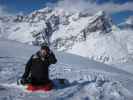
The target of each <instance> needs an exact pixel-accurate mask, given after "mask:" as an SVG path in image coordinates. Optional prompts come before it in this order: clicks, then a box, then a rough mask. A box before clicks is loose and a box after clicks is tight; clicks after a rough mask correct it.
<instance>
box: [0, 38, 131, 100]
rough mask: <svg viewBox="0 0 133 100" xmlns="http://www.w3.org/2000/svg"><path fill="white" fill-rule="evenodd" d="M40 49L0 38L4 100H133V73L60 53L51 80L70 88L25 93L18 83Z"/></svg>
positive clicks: (1, 97)
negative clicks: (59, 81)
mask: <svg viewBox="0 0 133 100" xmlns="http://www.w3.org/2000/svg"><path fill="white" fill-rule="evenodd" d="M38 50H39V48H38V47H35V46H30V45H26V44H22V43H19V42H16V41H9V40H5V39H0V100H133V96H132V94H133V84H132V83H133V71H130V72H129V71H127V70H123V69H121V68H120V67H118V68H117V67H116V66H109V65H106V64H103V63H99V62H96V61H93V60H88V59H86V58H83V57H81V56H76V55H72V54H68V53H64V52H57V51H54V53H55V55H56V57H57V59H58V63H57V64H55V65H51V66H50V68H49V69H50V78H51V80H54V79H59V78H64V79H66V80H67V81H69V85H68V86H66V87H60V86H59V87H57V88H56V89H53V90H51V91H49V92H41V91H39V92H34V93H31V92H27V91H25V90H24V87H21V86H17V85H16V80H17V79H18V78H19V77H21V75H22V74H23V72H24V68H25V64H26V62H27V60H28V59H29V57H30V56H31V55H32V54H33V53H35V52H36V51H38ZM117 66H118V65H117ZM119 66H122V67H124V65H120V64H119Z"/></svg>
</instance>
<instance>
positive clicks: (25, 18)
mask: <svg viewBox="0 0 133 100" xmlns="http://www.w3.org/2000/svg"><path fill="white" fill-rule="evenodd" d="M1 20H3V19H1ZM0 24H2V25H0V26H3V25H4V26H3V27H2V29H1V30H2V32H1V34H2V35H1V36H3V37H4V38H8V39H11V40H16V41H20V42H22V43H28V44H34V45H39V44H41V43H42V42H44V41H46V42H48V43H49V44H51V46H52V47H54V48H55V49H57V50H58V51H66V52H69V53H73V54H76V55H80V56H83V57H88V58H91V59H94V60H97V61H100V62H104V63H116V62H127V61H129V59H130V60H132V55H133V45H132V43H133V40H132V37H133V34H132V30H120V29H119V28H118V27H117V26H116V25H114V24H113V23H112V20H111V18H110V17H109V16H108V15H107V14H106V13H105V12H104V11H99V12H98V13H96V14H94V15H90V14H88V13H87V11H82V12H67V11H65V10H63V9H61V8H54V9H52V8H48V7H46V8H43V9H40V10H36V11H34V12H32V13H31V14H29V15H18V16H16V17H13V18H10V20H9V21H6V22H5V23H3V22H2V23H0Z"/></svg>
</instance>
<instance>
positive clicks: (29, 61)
mask: <svg viewBox="0 0 133 100" xmlns="http://www.w3.org/2000/svg"><path fill="white" fill-rule="evenodd" d="M32 57H33V56H31V58H30V59H29V60H28V62H27V64H26V67H25V72H24V74H23V76H22V78H23V79H26V78H27V77H28V76H29V73H30V70H31V65H32Z"/></svg>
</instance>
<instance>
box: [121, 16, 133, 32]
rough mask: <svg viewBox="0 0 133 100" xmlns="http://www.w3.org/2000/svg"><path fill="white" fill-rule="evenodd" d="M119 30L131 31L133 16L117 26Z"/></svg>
mask: <svg viewBox="0 0 133 100" xmlns="http://www.w3.org/2000/svg"><path fill="white" fill-rule="evenodd" d="M119 27H120V28H121V29H130V30H133V16H130V17H129V18H127V20H126V21H125V22H123V23H121V24H120V25H119Z"/></svg>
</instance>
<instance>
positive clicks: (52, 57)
mask: <svg viewBox="0 0 133 100" xmlns="http://www.w3.org/2000/svg"><path fill="white" fill-rule="evenodd" d="M48 58H49V63H50V64H55V63H56V62H57V59H56V57H55V55H54V53H53V52H50V54H49V57H48Z"/></svg>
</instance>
